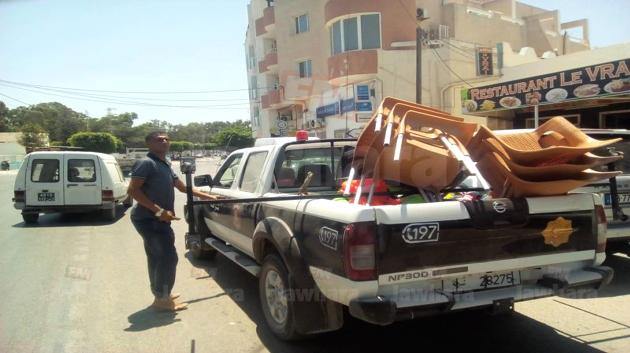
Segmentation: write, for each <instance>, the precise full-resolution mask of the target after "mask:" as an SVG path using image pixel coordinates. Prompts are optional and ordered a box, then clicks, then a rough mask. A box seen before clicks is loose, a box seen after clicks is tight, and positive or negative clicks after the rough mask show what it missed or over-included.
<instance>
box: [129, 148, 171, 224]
mask: <svg viewBox="0 0 630 353" xmlns="http://www.w3.org/2000/svg"><path fill="white" fill-rule="evenodd" d="M131 177H132V178H140V179H144V184H142V187H141V190H142V192H143V193H144V194H145V195H146V197H147V198H148V199H149V200H151V201H153V203H155V204H156V205H158V206H160V207H162V208H163V209H165V210H168V211H174V210H175V189H174V186H175V180H177V179H179V177H178V176H177V175H176V174H175V172H174V171H173V168H171V164H170V163H169V162H166V161H163V160H161V159H160V158H159V157H158V156H157V155H155V154H154V153H151V152H149V154H147V156H146V157H144V158H142V159H140V160H137V161H136V162H135V163H134V164H133V168H132V169H131ZM131 217H132V218H134V219H146V218H155V212H153V211H151V210H149V209H147V208H146V207H144V206H142V205H140V204H139V203H136V204H135V205H134V207H133V209H132V210H131Z"/></svg>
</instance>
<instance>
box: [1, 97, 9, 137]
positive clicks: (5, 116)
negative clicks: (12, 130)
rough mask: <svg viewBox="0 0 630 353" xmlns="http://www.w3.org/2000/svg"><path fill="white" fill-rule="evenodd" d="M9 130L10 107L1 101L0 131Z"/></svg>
mask: <svg viewBox="0 0 630 353" xmlns="http://www.w3.org/2000/svg"><path fill="white" fill-rule="evenodd" d="M7 131H9V108H7V106H6V105H5V104H4V102H3V101H0V132H7Z"/></svg>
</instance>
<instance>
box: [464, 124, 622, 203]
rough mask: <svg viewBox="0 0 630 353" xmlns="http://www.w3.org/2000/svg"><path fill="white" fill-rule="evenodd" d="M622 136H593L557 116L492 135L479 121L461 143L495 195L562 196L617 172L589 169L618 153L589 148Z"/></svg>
mask: <svg viewBox="0 0 630 353" xmlns="http://www.w3.org/2000/svg"><path fill="white" fill-rule="evenodd" d="M620 140H621V139H612V140H605V141H600V140H595V139H593V138H591V137H589V136H587V135H586V134H584V133H583V132H582V131H580V129H578V128H577V127H575V126H574V125H572V124H571V123H570V122H569V121H567V120H566V119H564V118H562V117H555V118H553V119H551V120H549V121H548V122H546V123H544V124H543V125H541V126H540V127H538V128H537V129H536V130H534V131H532V132H521V133H514V134H507V135H497V134H495V133H493V132H492V131H490V130H489V129H488V128H486V127H484V126H481V128H480V130H479V132H477V134H476V135H475V136H474V137H473V139H472V140H471V141H470V143H469V144H468V145H467V146H466V147H467V148H468V151H470V155H471V157H472V158H473V159H474V160H475V161H476V162H477V168H478V169H479V170H480V171H481V173H482V174H483V175H484V176H485V177H486V179H487V181H488V182H489V183H490V185H491V186H492V196H494V197H526V196H551V195H562V194H566V193H568V192H569V191H571V190H573V189H576V188H578V187H581V186H584V185H588V184H591V183H594V182H596V181H600V180H604V179H609V178H612V177H614V176H616V175H617V174H619V173H621V172H620V171H618V172H597V171H594V170H592V168H594V167H597V166H600V165H604V164H608V163H610V162H613V161H615V160H618V159H621V158H623V157H622V156H605V157H603V156H596V155H593V154H592V153H591V152H592V151H593V150H595V149H596V148H599V147H604V146H608V145H610V144H613V143H615V142H618V141H620Z"/></svg>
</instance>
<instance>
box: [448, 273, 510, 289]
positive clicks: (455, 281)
mask: <svg viewBox="0 0 630 353" xmlns="http://www.w3.org/2000/svg"><path fill="white" fill-rule="evenodd" d="M519 284H521V272H520V271H506V272H488V273H478V274H474V275H468V276H459V277H451V278H445V279H444V280H442V286H443V288H444V291H450V292H466V291H471V290H485V289H492V288H500V287H510V286H516V285H519Z"/></svg>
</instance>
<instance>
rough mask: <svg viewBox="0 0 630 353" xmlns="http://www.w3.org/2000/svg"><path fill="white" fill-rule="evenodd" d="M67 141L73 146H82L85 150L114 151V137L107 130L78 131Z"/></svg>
mask: <svg viewBox="0 0 630 353" xmlns="http://www.w3.org/2000/svg"><path fill="white" fill-rule="evenodd" d="M68 142H69V143H70V145H72V146H73V147H83V148H85V150H87V151H93V152H102V153H112V152H115V151H116V137H115V136H114V135H112V134H110V133H107V132H79V133H77V134H74V135H72V136H71V137H70V138H69V139H68Z"/></svg>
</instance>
